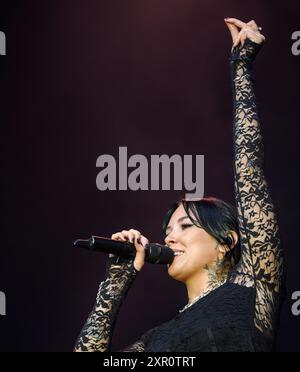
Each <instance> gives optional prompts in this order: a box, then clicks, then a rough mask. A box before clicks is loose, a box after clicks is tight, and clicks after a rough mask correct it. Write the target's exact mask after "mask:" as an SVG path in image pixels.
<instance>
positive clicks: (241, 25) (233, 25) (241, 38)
mask: <svg viewBox="0 0 300 372" xmlns="http://www.w3.org/2000/svg"><path fill="white" fill-rule="evenodd" d="M224 21H225V23H226V25H227V27H228V28H229V31H230V33H231V37H232V42H233V45H232V48H231V51H232V50H233V48H234V47H236V46H237V45H239V43H241V45H242V46H243V45H244V42H245V40H246V39H250V40H251V41H253V42H254V43H257V44H262V43H263V42H264V41H265V40H266V38H265V37H264V35H262V34H261V33H260V31H261V30H262V28H261V27H258V26H257V24H256V22H255V21H253V20H252V21H250V22H248V23H245V22H242V21H240V20H239V19H236V18H225V19H224Z"/></svg>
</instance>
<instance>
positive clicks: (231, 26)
mask: <svg viewBox="0 0 300 372" xmlns="http://www.w3.org/2000/svg"><path fill="white" fill-rule="evenodd" d="M225 22H226V21H225ZM226 25H227V27H228V29H229V31H230V34H231V38H232V42H233V43H234V42H235V40H236V38H237V37H238V34H239V29H238V28H237V26H235V25H234V24H231V23H227V22H226Z"/></svg>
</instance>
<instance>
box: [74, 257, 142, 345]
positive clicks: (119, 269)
mask: <svg viewBox="0 0 300 372" xmlns="http://www.w3.org/2000/svg"><path fill="white" fill-rule="evenodd" d="M138 273H139V271H137V270H136V269H135V267H134V265H133V260H132V259H130V260H128V259H121V258H118V257H115V256H113V257H109V258H108V260H107V264H106V273H105V279H104V281H102V282H101V283H100V287H99V291H98V294H97V299H96V303H95V306H94V308H93V310H92V312H91V314H90V315H89V317H88V319H87V321H86V323H85V325H84V327H83V329H82V331H81V333H80V335H79V337H78V339H77V342H76V345H75V350H74V351H98V352H104V351H111V340H112V334H113V330H114V326H115V322H116V319H117V316H118V313H119V310H120V307H121V304H122V302H123V301H124V300H125V298H126V295H127V292H128V290H129V288H130V287H131V285H132V283H133V281H134V280H135V278H136V276H137V274H138Z"/></svg>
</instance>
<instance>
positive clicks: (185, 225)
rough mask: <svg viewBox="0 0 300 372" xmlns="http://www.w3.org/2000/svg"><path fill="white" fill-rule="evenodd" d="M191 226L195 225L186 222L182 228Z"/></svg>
mask: <svg viewBox="0 0 300 372" xmlns="http://www.w3.org/2000/svg"><path fill="white" fill-rule="evenodd" d="M191 226H193V225H191V224H184V225H181V228H182V229H183V230H184V229H186V228H187V227H191Z"/></svg>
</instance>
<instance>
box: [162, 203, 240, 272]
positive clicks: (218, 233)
mask: <svg viewBox="0 0 300 372" xmlns="http://www.w3.org/2000/svg"><path fill="white" fill-rule="evenodd" d="M180 204H182V205H183V207H184V209H185V211H186V214H187V215H188V216H189V218H190V220H191V221H192V223H193V224H194V225H195V226H197V227H200V228H202V229H204V230H205V231H206V232H207V233H208V234H210V235H211V236H213V237H214V238H215V239H216V240H217V241H218V242H219V243H220V244H222V245H227V246H228V247H229V250H228V252H227V253H226V255H225V257H226V258H228V259H230V261H231V262H232V264H233V265H235V264H237V263H238V261H239V260H240V256H241V249H240V238H239V240H238V242H237V243H236V245H235V246H234V247H232V244H233V239H232V238H231V236H230V234H228V232H229V231H230V230H233V231H235V232H236V233H237V234H238V237H240V234H239V224H238V217H237V211H236V208H235V207H234V206H233V205H231V204H229V203H226V202H224V201H223V200H220V199H218V198H215V197H212V196H206V197H203V198H202V199H199V200H186V199H184V198H183V199H180V200H179V201H177V202H175V203H173V205H172V206H171V208H170V209H169V210H168V212H167V213H166V215H165V217H164V220H163V235H164V238H165V237H166V229H167V226H168V224H169V221H170V219H171V216H172V214H173V213H174V212H175V210H176V209H177V208H178V207H179V206H180ZM191 212H192V213H191ZM192 214H193V215H194V216H195V218H194V217H193V215H192Z"/></svg>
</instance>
